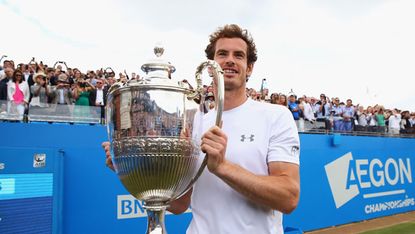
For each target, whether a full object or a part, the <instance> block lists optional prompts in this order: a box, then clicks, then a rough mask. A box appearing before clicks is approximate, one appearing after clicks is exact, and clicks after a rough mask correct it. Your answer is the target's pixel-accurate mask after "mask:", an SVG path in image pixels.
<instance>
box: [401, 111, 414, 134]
mask: <svg viewBox="0 0 415 234" xmlns="http://www.w3.org/2000/svg"><path fill="white" fill-rule="evenodd" d="M401 114H402V119H401V123H400V129H401V131H400V132H401V133H412V132H413V124H412V123H411V120H410V119H411V114H410V113H409V111H402V113H401Z"/></svg>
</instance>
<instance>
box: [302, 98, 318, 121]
mask: <svg viewBox="0 0 415 234" xmlns="http://www.w3.org/2000/svg"><path fill="white" fill-rule="evenodd" d="M303 107H304V119H306V120H309V121H315V120H316V118H315V117H314V112H313V108H311V105H310V103H308V102H303Z"/></svg>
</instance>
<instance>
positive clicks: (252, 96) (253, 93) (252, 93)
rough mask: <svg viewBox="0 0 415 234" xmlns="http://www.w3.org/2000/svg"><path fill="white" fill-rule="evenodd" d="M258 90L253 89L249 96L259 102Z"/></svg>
mask: <svg viewBox="0 0 415 234" xmlns="http://www.w3.org/2000/svg"><path fill="white" fill-rule="evenodd" d="M256 94H257V93H256V90H255V89H251V92H250V93H249V96H250V97H251V99H252V100H255V101H256V100H257V95H256Z"/></svg>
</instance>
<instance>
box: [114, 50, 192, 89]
mask: <svg viewBox="0 0 415 234" xmlns="http://www.w3.org/2000/svg"><path fill="white" fill-rule="evenodd" d="M163 53H164V47H163V46H162V45H161V44H160V43H157V44H156V46H155V47H154V54H155V55H156V58H154V59H151V60H149V61H148V62H147V63H145V64H143V65H142V66H141V70H143V71H144V72H145V73H146V75H145V76H144V79H140V80H129V81H128V82H126V83H121V82H117V83H115V84H114V85H112V86H111V87H110V89H109V92H108V94H115V93H119V92H123V91H126V90H129V89H131V88H133V89H147V90H148V89H164V90H171V91H173V90H176V91H180V92H185V93H190V92H193V91H192V88H191V86H190V85H189V84H188V83H187V82H183V81H174V80H172V79H171V73H173V72H175V71H176V68H175V67H174V66H173V65H172V64H171V63H170V62H168V61H166V60H165V59H163V58H162V55H163Z"/></svg>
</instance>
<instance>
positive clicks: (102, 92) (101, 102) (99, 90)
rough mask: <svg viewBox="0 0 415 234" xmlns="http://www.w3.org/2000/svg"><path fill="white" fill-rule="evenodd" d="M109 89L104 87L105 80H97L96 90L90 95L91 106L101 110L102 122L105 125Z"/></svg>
mask: <svg viewBox="0 0 415 234" xmlns="http://www.w3.org/2000/svg"><path fill="white" fill-rule="evenodd" d="M107 93H108V89H107V88H106V87H105V86H104V80H103V79H97V80H96V82H95V89H93V90H92V91H91V94H90V95H89V104H90V105H91V106H96V107H100V108H101V122H102V123H104V118H105V105H107V99H106V98H105V97H106V96H107Z"/></svg>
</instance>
